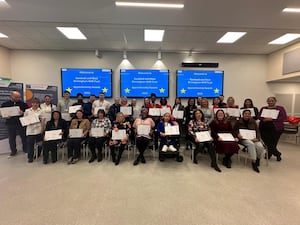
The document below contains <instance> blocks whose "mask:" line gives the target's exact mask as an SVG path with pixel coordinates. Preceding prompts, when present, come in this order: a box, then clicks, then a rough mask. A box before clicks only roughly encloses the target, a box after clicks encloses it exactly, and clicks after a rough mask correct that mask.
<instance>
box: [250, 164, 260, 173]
mask: <svg viewBox="0 0 300 225" xmlns="http://www.w3.org/2000/svg"><path fill="white" fill-rule="evenodd" d="M252 169H253V170H254V171H255V172H257V173H259V169H258V167H257V164H256V162H252Z"/></svg>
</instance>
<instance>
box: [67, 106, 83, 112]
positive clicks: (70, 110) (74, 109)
mask: <svg viewBox="0 0 300 225" xmlns="http://www.w3.org/2000/svg"><path fill="white" fill-rule="evenodd" d="M80 109H81V105H74V106H70V107H69V113H76V111H77V110H80Z"/></svg>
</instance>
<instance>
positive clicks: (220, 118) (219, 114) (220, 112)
mask: <svg viewBox="0 0 300 225" xmlns="http://www.w3.org/2000/svg"><path fill="white" fill-rule="evenodd" d="M216 117H217V120H223V119H224V118H225V114H224V112H223V110H218V111H217V115H216Z"/></svg>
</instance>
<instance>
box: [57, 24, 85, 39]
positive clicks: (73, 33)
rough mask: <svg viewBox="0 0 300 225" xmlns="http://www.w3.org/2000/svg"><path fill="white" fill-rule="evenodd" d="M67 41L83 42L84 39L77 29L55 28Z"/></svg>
mask: <svg viewBox="0 0 300 225" xmlns="http://www.w3.org/2000/svg"><path fill="white" fill-rule="evenodd" d="M56 28H57V29H58V30H59V31H60V32H61V33H63V35H65V36H66V37H67V38H68V39H77V40H85V39H86V37H85V36H84V34H83V33H81V31H80V30H79V29H78V28H77V27H56Z"/></svg>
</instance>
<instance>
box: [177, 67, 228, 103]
mask: <svg viewBox="0 0 300 225" xmlns="http://www.w3.org/2000/svg"><path fill="white" fill-rule="evenodd" d="M223 80H224V71H216V70H178V71H177V85H176V86H177V87H176V94H177V96H178V97H181V98H191V97H199V96H201V97H206V98H214V97H218V96H220V95H221V94H223Z"/></svg>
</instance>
